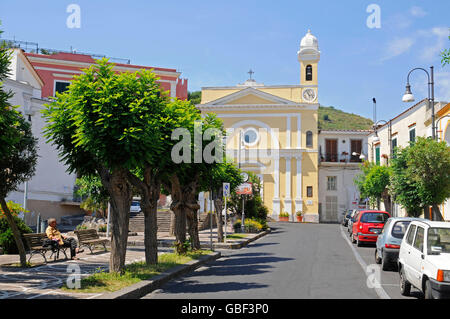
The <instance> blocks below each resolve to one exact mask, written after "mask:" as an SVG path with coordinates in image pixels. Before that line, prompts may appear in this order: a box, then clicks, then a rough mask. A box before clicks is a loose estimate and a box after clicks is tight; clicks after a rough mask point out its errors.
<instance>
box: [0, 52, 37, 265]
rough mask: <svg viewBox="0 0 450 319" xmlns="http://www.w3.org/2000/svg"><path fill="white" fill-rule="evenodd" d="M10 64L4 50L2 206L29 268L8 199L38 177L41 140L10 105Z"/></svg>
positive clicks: (0, 68)
mask: <svg viewBox="0 0 450 319" xmlns="http://www.w3.org/2000/svg"><path fill="white" fill-rule="evenodd" d="M9 64H10V53H9V51H8V50H7V49H6V48H4V47H0V205H1V208H2V211H3V213H4V214H5V216H6V219H7V221H8V224H9V226H10V228H11V230H12V232H13V236H14V240H15V242H16V245H17V248H18V250H19V255H20V264H21V266H22V267H25V266H26V252H25V247H24V244H23V241H22V238H21V234H20V231H19V229H18V227H17V225H16V223H15V221H14V218H13V216H12V214H11V212H10V210H9V208H8V205H7V204H6V200H5V198H6V196H7V195H8V194H9V193H10V192H12V191H15V190H17V188H18V186H19V185H20V184H21V183H23V182H25V181H27V180H29V179H30V178H31V177H32V176H33V175H34V173H35V168H36V162H37V140H36V138H34V137H33V134H32V131H31V125H30V123H28V122H27V121H26V120H25V119H24V117H23V116H22V114H21V113H20V112H18V111H17V109H16V107H13V106H12V105H11V104H10V103H9V100H10V99H11V98H12V97H13V93H12V92H10V91H9V92H6V91H5V90H4V89H3V85H2V81H3V80H4V79H5V78H6V77H7V75H8V72H9V71H8V70H9Z"/></svg>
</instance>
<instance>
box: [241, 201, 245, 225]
mask: <svg viewBox="0 0 450 319" xmlns="http://www.w3.org/2000/svg"><path fill="white" fill-rule="evenodd" d="M244 203H245V195H242V220H241V231H242V232H243V233H245V210H244Z"/></svg>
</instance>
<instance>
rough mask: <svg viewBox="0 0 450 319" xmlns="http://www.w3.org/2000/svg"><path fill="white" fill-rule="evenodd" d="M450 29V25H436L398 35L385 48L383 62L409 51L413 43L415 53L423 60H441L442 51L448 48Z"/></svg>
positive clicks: (427, 61)
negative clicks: (449, 26)
mask: <svg viewBox="0 0 450 319" xmlns="http://www.w3.org/2000/svg"><path fill="white" fill-rule="evenodd" d="M449 35H450V29H449V28H448V27H434V28H431V29H426V30H419V31H417V32H415V33H413V34H412V35H410V36H405V37H397V38H395V39H392V40H391V41H390V42H389V43H388V44H387V46H386V48H385V50H384V57H383V58H381V60H380V61H381V62H384V61H386V60H390V59H392V58H395V57H397V56H400V55H402V54H404V53H406V52H408V51H409V50H410V49H411V48H412V47H413V45H415V44H417V45H415V46H414V50H415V52H414V54H415V55H417V56H418V57H419V58H420V60H421V61H422V62H426V63H431V62H435V61H437V60H439V61H440V53H441V52H442V51H443V50H444V49H446V48H447V45H448V37H449Z"/></svg>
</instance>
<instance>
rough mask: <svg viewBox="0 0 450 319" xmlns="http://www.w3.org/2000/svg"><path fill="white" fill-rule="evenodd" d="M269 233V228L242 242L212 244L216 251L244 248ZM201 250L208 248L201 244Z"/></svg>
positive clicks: (206, 245) (207, 245)
mask: <svg viewBox="0 0 450 319" xmlns="http://www.w3.org/2000/svg"><path fill="white" fill-rule="evenodd" d="M269 233H270V228H268V229H267V230H265V231H263V232H261V233H259V234H258V235H256V236H255V237H253V238H249V239H243V240H239V241H237V242H233V243H226V244H225V243H213V247H214V248H216V249H240V248H242V247H244V246H247V245H248V244H250V243H251V242H253V241H255V240H257V239H259V238H261V237H263V236H265V235H267V234H269ZM200 246H201V248H209V247H210V246H209V244H202V245H200Z"/></svg>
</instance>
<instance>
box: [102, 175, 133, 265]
mask: <svg viewBox="0 0 450 319" xmlns="http://www.w3.org/2000/svg"><path fill="white" fill-rule="evenodd" d="M100 177H101V179H102V184H103V186H104V187H105V188H106V189H107V190H108V192H109V194H110V203H111V217H110V220H111V223H112V232H111V256H110V260H109V271H110V272H120V273H122V272H123V268H124V266H125V257H126V252H127V241H128V223H129V219H130V206H131V201H132V199H133V192H132V189H131V185H130V183H129V182H128V180H127V171H126V170H117V171H113V172H111V173H109V172H108V171H107V170H106V169H101V170H100Z"/></svg>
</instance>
